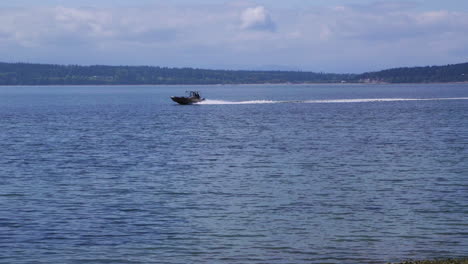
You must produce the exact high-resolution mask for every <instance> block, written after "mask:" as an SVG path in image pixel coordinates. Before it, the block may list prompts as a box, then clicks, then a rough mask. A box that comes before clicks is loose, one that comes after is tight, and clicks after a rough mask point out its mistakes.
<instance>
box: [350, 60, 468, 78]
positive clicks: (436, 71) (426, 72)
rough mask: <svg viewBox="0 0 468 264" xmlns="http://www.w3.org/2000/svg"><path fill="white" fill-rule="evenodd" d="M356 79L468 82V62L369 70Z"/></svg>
mask: <svg viewBox="0 0 468 264" xmlns="http://www.w3.org/2000/svg"><path fill="white" fill-rule="evenodd" d="M355 81H357V82H386V83H430V82H468V63H461V64H452V65H446V66H427V67H412V68H407V67H406V68H395V69H389V70H383V71H378V72H368V73H363V74H360V75H357V76H356V79H355Z"/></svg>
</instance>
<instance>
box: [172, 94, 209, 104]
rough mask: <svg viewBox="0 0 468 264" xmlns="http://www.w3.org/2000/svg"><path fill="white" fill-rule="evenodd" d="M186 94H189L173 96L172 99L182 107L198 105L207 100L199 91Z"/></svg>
mask: <svg viewBox="0 0 468 264" xmlns="http://www.w3.org/2000/svg"><path fill="white" fill-rule="evenodd" d="M186 93H188V96H171V99H172V101H174V102H176V103H179V104H181V105H189V104H196V103H200V102H201V101H203V100H205V98H202V97H201V96H200V93H199V92H197V91H187V92H186Z"/></svg>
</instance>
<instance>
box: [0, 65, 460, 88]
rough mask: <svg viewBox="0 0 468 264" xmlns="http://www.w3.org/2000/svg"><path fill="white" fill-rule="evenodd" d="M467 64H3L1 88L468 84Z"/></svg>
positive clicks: (0, 66)
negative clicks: (308, 68) (268, 67)
mask: <svg viewBox="0 0 468 264" xmlns="http://www.w3.org/2000/svg"><path fill="white" fill-rule="evenodd" d="M467 81H468V63H462V64H453V65H446V66H427V67H412V68H408V67H405V68H395V69H389V70H383V71H378V72H368V73H363V74H334V73H316V72H303V71H249V70H207V69H194V68H167V67H156V66H105V65H93V66H80V65H55V64H33V63H1V62H0V85H65V84H66V85H86V84H94V85H117V84H126V85H132V84H133V85H137V84H260V83H340V82H351V83H426V82H467Z"/></svg>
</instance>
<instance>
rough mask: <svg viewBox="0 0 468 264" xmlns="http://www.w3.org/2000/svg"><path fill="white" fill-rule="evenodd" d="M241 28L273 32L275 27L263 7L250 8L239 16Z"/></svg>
mask: <svg viewBox="0 0 468 264" xmlns="http://www.w3.org/2000/svg"><path fill="white" fill-rule="evenodd" d="M241 28H243V29H252V30H266V31H275V29H276V25H275V23H274V22H273V20H272V19H271V17H270V14H269V13H268V11H267V10H266V9H265V7H263V6H257V7H250V8H247V9H245V10H244V11H243V12H242V14H241Z"/></svg>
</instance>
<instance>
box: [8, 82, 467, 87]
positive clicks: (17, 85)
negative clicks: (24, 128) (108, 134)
mask: <svg viewBox="0 0 468 264" xmlns="http://www.w3.org/2000/svg"><path fill="white" fill-rule="evenodd" d="M424 84H468V81H465V82H424V83H422V82H421V83H351V82H348V83H339V82H337V83H325V82H324V83H229V84H0V87H21V86H22V87H48V86H49V87H50V86H56V87H60V86H74V87H80V86H81V87H94V86H100V87H106V86H109V87H111V86H112V87H116V86H138V87H148V86H242V85H250V86H255V85H271V86H281V85H294V86H306V85H343V86H346V85H349V86H351V85H424Z"/></svg>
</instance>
